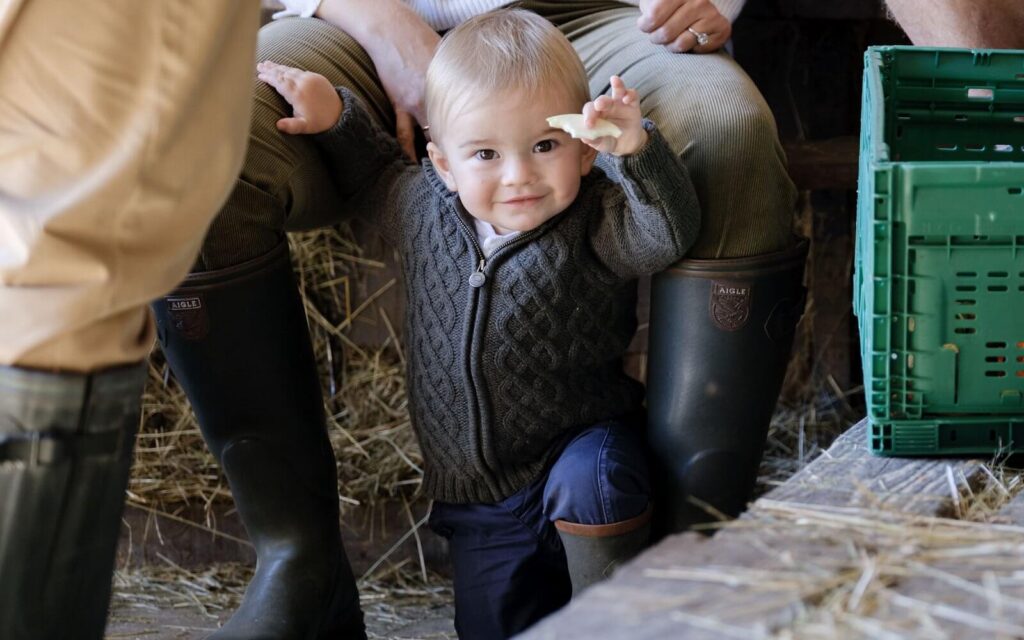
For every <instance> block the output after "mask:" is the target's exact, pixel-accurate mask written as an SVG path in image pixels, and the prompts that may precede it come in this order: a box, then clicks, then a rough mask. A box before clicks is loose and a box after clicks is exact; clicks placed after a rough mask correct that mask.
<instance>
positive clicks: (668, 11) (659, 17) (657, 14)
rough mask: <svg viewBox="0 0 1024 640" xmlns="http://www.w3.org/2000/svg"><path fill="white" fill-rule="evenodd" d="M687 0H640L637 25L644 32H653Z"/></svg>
mask: <svg viewBox="0 0 1024 640" xmlns="http://www.w3.org/2000/svg"><path fill="white" fill-rule="evenodd" d="M686 2H687V0H640V17H639V18H637V21H636V26H637V27H638V28H639V29H640V30H641V31H643V32H644V33H651V32H652V31H654V30H655V29H658V28H659V27H661V25H663V24H665V21H666V20H668V19H669V17H670V16H671V15H672V14H673V13H675V12H676V10H677V9H678V8H679V7H680V6H682V5H685V4H686Z"/></svg>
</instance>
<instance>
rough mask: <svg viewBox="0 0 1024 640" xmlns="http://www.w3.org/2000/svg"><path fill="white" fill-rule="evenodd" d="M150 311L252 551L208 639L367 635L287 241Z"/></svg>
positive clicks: (200, 280)
mask: <svg viewBox="0 0 1024 640" xmlns="http://www.w3.org/2000/svg"><path fill="white" fill-rule="evenodd" d="M153 307H154V311H155V312H156V316H157V328H158V335H159V337H160V343H161V345H162V346H163V349H164V354H165V355H166V356H167V361H168V363H169V364H170V366H171V369H172V371H174V374H175V377H176V378H177V379H178V381H179V382H180V383H181V386H182V387H183V388H184V389H185V393H186V394H187V395H188V398H189V400H190V401H191V403H192V408H193V409H194V410H195V412H196V416H197V417H198V419H199V424H200V427H201V428H202V432H203V437H204V438H205V439H206V443H207V444H208V445H209V447H210V451H212V452H213V454H214V456H216V458H217V460H218V461H219V462H220V464H221V466H222V467H223V469H224V473H225V475H226V476H227V478H228V482H229V483H230V485H231V493H232V495H233V496H234V499H235V504H236V505H237V507H238V512H239V514H240V515H241V518H242V522H243V523H244V524H245V528H246V531H247V532H248V534H249V538H250V539H251V540H252V543H253V545H254V546H255V548H256V558H257V562H256V574H255V575H254V576H253V579H252V582H250V583H249V586H248V588H247V589H246V592H245V599H244V600H243V601H242V604H241V606H240V607H239V608H238V611H236V612H235V614H234V615H233V616H232V617H231V619H230V620H229V621H228V622H227V623H226V624H225V625H224V627H223V628H222V629H221V630H220V631H218V632H217V633H215V634H214V635H213V636H212V638H215V639H216V640H229V639H231V640H235V639H238V640H241V639H243V638H244V639H245V640H257V639H259V640H263V639H266V640H270V639H275V640H278V639H282V640H283V639H286V638H287V639H289V640H293V639H313V638H325V639H326V638H331V639H335V638H344V639H348V638H365V637H366V632H365V629H364V626H363V614H362V611H361V609H360V607H359V594H358V591H357V589H356V584H355V580H354V578H353V576H352V570H351V568H350V566H349V562H348V558H347V557H346V555H345V549H344V547H343V545H342V541H341V531H340V525H339V513H338V511H339V508H338V490H337V472H336V468H335V461H334V453H333V451H332V449H331V443H330V441H329V440H328V438H327V430H326V419H325V416H324V409H323V398H322V396H321V394H320V381H319V379H318V377H317V371H316V362H315V360H314V357H313V349H312V346H311V344H310V339H309V330H308V328H307V326H306V318H305V314H304V312H303V308H302V301H301V299H300V297H299V294H298V289H297V288H296V285H295V280H294V277H293V275H292V268H291V263H290V261H289V259H288V247H287V244H284V243H282V244H281V245H279V246H278V247H277V248H276V249H275V250H274V251H272V252H271V253H269V254H267V255H265V256H261V257H259V258H256V259H254V260H251V261H249V262H245V263H243V264H240V265H237V266H234V267H230V268H226V269H220V270H217V271H208V272H202V273H194V274H192V275H190V276H189V277H188V278H187V279H186V281H185V283H184V284H183V285H182V286H181V287H180V288H179V289H178V290H177V291H175V292H174V293H172V294H171V295H170V296H168V297H166V298H164V299H163V300H160V301H159V302H157V303H155V304H154V305H153Z"/></svg>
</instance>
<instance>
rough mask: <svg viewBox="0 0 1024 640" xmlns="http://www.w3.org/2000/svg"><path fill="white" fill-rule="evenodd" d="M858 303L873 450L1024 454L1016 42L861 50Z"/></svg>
mask: <svg viewBox="0 0 1024 640" xmlns="http://www.w3.org/2000/svg"><path fill="white" fill-rule="evenodd" d="M854 311H855V313H856V314H857V324H858V327H859V329H860V335H861V342H860V347H861V358H862V362H863V367H864V389H865V395H866V398H867V408H868V418H869V422H870V428H869V430H868V432H869V439H870V442H869V445H870V448H871V450H872V451H873V452H875V453H878V454H882V455H920V454H930V455H936V454H977V453H994V452H997V451H1024V51H988V50H985V51H981V50H973V51H972V50H962V49H926V48H920V47H872V48H870V49H868V51H867V53H866V55H865V70H864V102H863V109H862V112H861V149H860V175H859V181H858V211H857V238H856V255H855V264H854Z"/></svg>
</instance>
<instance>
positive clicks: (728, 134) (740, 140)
mask: <svg viewBox="0 0 1024 640" xmlns="http://www.w3.org/2000/svg"><path fill="white" fill-rule="evenodd" d="M700 130H701V131H704V132H706V133H705V134H704V135H703V136H702V139H701V140H699V141H698V142H697V145H698V149H696V151H697V153H698V154H699V156H700V157H701V158H702V160H703V164H704V165H705V169H706V171H708V172H709V174H710V177H712V178H714V176H715V175H725V176H728V175H730V174H732V175H735V172H736V171H737V170H739V171H743V172H744V173H748V172H764V171H772V170H778V169H780V168H782V166H783V165H781V164H780V163H779V158H780V153H781V147H780V145H779V143H778V133H777V129H776V126H775V118H774V116H773V115H772V113H771V111H769V110H768V108H767V106H764V105H763V104H759V103H744V104H741V105H735V106H734V107H733V108H731V109H720V110H718V109H716V110H714V111H713V112H711V113H710V114H708V116H707V117H706V118H705V120H704V122H702V123H701V125H700Z"/></svg>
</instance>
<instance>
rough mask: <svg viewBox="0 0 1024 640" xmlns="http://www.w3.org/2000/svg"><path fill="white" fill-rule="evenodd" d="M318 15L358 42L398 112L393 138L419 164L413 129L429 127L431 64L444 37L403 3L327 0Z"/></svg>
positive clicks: (393, 0) (378, 0) (318, 10)
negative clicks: (427, 91)
mask: <svg viewBox="0 0 1024 640" xmlns="http://www.w3.org/2000/svg"><path fill="white" fill-rule="evenodd" d="M317 15H318V16H319V17H321V18H323V19H324V20H327V21H328V22H330V23H332V24H334V25H336V26H338V27H340V28H341V29H342V30H343V31H345V32H346V33H348V34H349V35H350V36H352V37H353V38H355V40H356V42H358V43H359V44H360V45H361V46H362V47H363V49H365V50H366V53H367V54H368V55H369V56H370V59H371V60H372V61H373V64H374V66H375V67H376V69H377V76H378V77H379V78H380V82H381V86H382V87H383V88H384V92H385V93H387V95H388V98H389V99H390V100H391V104H392V105H393V106H394V108H395V137H396V138H398V142H399V144H400V145H401V146H402V149H403V150H404V151H405V154H406V155H407V156H409V158H410V159H413V160H415V158H416V152H415V147H414V129H415V126H416V123H417V122H419V123H420V124H421V125H425V124H427V122H426V119H427V117H426V109H425V105H424V98H423V94H424V87H425V82H426V75H427V65H429V64H430V60H431V58H433V57H434V50H435V49H437V43H438V42H440V41H441V37H440V36H438V35H437V33H436V32H435V31H434V30H433V29H432V28H431V27H430V25H428V24H427V23H426V22H424V21H423V19H422V18H420V17H419V16H418V15H417V14H416V13H415V12H414V11H413V10H412V9H410V8H409V6H408V5H407V4H405V3H404V2H401V1H400V0H356V1H348V2H341V1H339V0H323V1H322V2H321V4H320V7H319V9H317Z"/></svg>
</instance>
